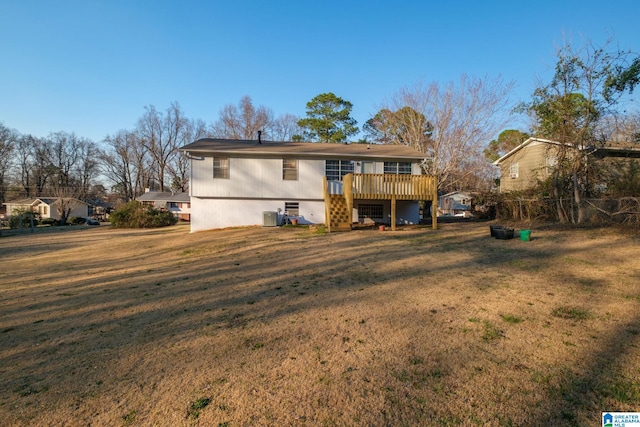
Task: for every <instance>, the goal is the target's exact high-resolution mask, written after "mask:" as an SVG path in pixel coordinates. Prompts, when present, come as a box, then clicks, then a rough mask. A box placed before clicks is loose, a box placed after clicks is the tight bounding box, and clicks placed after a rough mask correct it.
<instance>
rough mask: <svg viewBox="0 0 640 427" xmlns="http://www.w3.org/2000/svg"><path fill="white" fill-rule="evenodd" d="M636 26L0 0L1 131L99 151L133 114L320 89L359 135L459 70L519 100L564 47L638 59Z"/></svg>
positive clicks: (537, 11) (577, 5)
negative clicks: (507, 84)
mask: <svg viewBox="0 0 640 427" xmlns="http://www.w3.org/2000/svg"><path fill="white" fill-rule="evenodd" d="M638 16H640V2H638V1H637V0H619V1H615V2H604V1H593V0H580V1H574V0H570V1H563V0H551V1H547V0H539V1H536V2H530V1H529V2H518V1H513V0H512V1H491V0H473V1H472V0H465V1H463V0H459V1H445V0H440V1H427V0H425V1H401V0H396V1H394V2H392V1H377V0H369V1H348V0H343V1H337V0H327V1H309V0H297V1H289V0H283V1H278V0H272V1H257V0H256V1H249V0H234V1H229V0H225V1H215V0H212V1H195V0H194V1H162V0H155V1H154V0H104V1H93V0H81V1H75V0H74V1H71V0H58V1H49V0H40V1H35V0H0V17H2V19H1V20H2V24H1V25H0V58H1V61H2V63H1V65H2V66H1V67H0V122H2V123H4V125H5V126H8V127H10V128H15V129H17V130H18V131H19V132H21V133H30V134H33V135H35V136H46V135H47V134H48V133H49V132H55V131H60V130H64V131H67V132H75V133H76V134H78V135H79V136H83V137H87V138H91V139H93V140H94V141H96V142H99V141H101V140H102V139H103V138H104V137H105V136H106V135H108V134H114V133H115V132H117V131H118V130H120V129H132V128H133V127H134V126H135V123H136V121H137V119H138V118H139V117H140V116H141V115H142V114H143V113H144V107H145V106H146V105H153V106H155V107H156V108H157V109H159V110H165V109H166V108H167V107H168V106H169V104H170V103H171V102H173V101H177V102H179V103H180V105H181V107H182V109H183V110H184V112H185V113H186V115H187V116H188V117H189V118H199V119H203V120H204V121H205V122H207V123H210V122H213V121H215V120H216V119H217V117H218V114H219V112H220V110H221V109H222V108H223V107H224V106H225V105H226V104H230V103H233V104H237V103H238V101H239V100H240V98H241V97H242V96H244V95H249V96H250V97H251V98H252V100H253V102H254V104H255V105H264V106H266V107H269V108H271V109H272V110H273V112H274V114H275V115H276V116H277V115H281V114H285V113H290V114H296V115H298V116H304V114H305V111H306V110H305V105H306V103H307V102H308V101H309V100H311V99H312V98H313V97H314V96H316V95H318V94H320V93H324V92H333V93H335V94H336V95H337V96H340V97H342V98H343V99H345V100H348V101H350V102H351V103H352V104H353V106H354V107H353V110H352V116H353V117H354V118H355V119H356V120H357V121H358V125H359V126H361V125H362V124H363V123H364V122H365V121H366V120H367V119H368V118H370V117H371V116H372V115H373V114H375V113H376V112H377V110H378V108H377V107H379V106H380V103H381V102H382V101H383V100H384V99H385V98H387V97H389V96H391V95H392V94H393V93H394V92H396V91H397V90H398V89H400V88H401V87H403V86H410V85H413V84H414V83H416V82H418V81H424V82H432V81H437V82H441V83H447V82H449V81H456V80H458V78H459V76H460V75H461V74H462V73H466V74H468V75H471V76H476V77H482V76H490V77H494V76H497V75H501V76H502V77H503V78H504V79H505V80H514V81H515V82H516V85H517V86H516V90H515V91H514V93H513V98H514V99H515V100H527V99H528V98H529V96H530V94H531V93H532V91H533V88H534V86H535V79H536V76H538V77H542V78H544V77H545V76H548V75H549V70H550V67H551V66H552V65H553V64H554V62H555V57H554V51H555V47H556V46H558V45H559V44H561V43H562V40H563V37H566V38H570V39H572V40H573V41H574V44H576V45H579V44H580V43H581V41H582V38H584V37H587V38H590V39H591V40H593V41H594V42H596V43H602V42H604V40H605V39H606V38H607V37H608V36H615V39H616V41H617V43H618V44H619V46H620V47H621V48H623V49H631V50H634V51H636V52H637V51H639V50H640V46H638V45H639V44H640V29H639V26H638ZM514 123H515V122H514ZM514 126H515V124H514Z"/></svg>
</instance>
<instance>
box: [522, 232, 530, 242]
mask: <svg viewBox="0 0 640 427" xmlns="http://www.w3.org/2000/svg"><path fill="white" fill-rule="evenodd" d="M520 240H522V241H523V242H528V241H529V240H531V230H520Z"/></svg>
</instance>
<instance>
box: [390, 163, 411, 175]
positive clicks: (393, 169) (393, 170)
mask: <svg viewBox="0 0 640 427" xmlns="http://www.w3.org/2000/svg"><path fill="white" fill-rule="evenodd" d="M384 173H386V174H394V175H411V162H384Z"/></svg>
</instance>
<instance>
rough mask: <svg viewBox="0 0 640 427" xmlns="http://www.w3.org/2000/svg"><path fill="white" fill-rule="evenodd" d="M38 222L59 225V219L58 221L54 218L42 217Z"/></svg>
mask: <svg viewBox="0 0 640 427" xmlns="http://www.w3.org/2000/svg"><path fill="white" fill-rule="evenodd" d="M40 224H42V225H49V226H54V225H60V221H58V220H57V219H55V218H44V219H43V220H42V221H40Z"/></svg>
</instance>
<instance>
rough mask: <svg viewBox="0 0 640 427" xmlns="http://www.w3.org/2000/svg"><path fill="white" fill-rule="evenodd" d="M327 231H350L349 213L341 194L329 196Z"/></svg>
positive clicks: (344, 198)
mask: <svg viewBox="0 0 640 427" xmlns="http://www.w3.org/2000/svg"><path fill="white" fill-rule="evenodd" d="M329 218H330V220H329V231H330V232H331V231H351V212H349V206H348V204H347V199H346V197H345V196H344V195H342V194H331V195H329Z"/></svg>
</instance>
